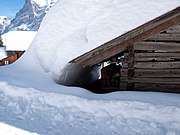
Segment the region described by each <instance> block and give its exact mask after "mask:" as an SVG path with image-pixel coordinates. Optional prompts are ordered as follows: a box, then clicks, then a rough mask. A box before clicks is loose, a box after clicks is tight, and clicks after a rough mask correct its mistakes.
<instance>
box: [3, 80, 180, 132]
mask: <svg viewBox="0 0 180 135" xmlns="http://www.w3.org/2000/svg"><path fill="white" fill-rule="evenodd" d="M94 96H98V95H94ZM104 96H106V100H100V99H101V98H102V97H104ZM100 97H101V98H100ZM116 98H117V99H116ZM0 99H1V100H0V114H1V117H0V121H6V123H11V125H15V126H16V127H20V128H21V129H25V130H28V131H31V132H36V133H38V134H42V135H62V134H64V135H77V134H78V135H99V134H101V135H117V134H120V135H135V134H138V135H179V134H180V127H179V125H180V115H179V114H180V98H179V95H176V94H165V93H148V94H147V93H133V92H132V93H129V92H121V93H114V94H111V95H99V99H97V100H95V99H93V100H89V99H87V98H79V97H76V96H72V95H64V94H57V93H53V92H42V91H39V90H36V89H33V88H21V87H17V86H12V85H9V84H7V83H3V82H0ZM0 129H1V124H0ZM14 132H16V130H14ZM14 132H13V133H14ZM0 133H1V130H0Z"/></svg>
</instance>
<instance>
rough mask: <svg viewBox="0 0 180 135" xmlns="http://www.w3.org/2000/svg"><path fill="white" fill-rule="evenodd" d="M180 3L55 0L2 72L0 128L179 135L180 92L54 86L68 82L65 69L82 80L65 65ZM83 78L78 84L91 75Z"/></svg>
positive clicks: (46, 133)
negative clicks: (30, 38) (100, 90)
mask: <svg viewBox="0 0 180 135" xmlns="http://www.w3.org/2000/svg"><path fill="white" fill-rule="evenodd" d="M178 5H179V0H171V1H169V0H163V1H162V0H151V1H146V0H136V1H135V0H131V1H125V0H103V1H100V0H91V1H89V0H78V1H72V0H60V1H57V3H56V4H55V5H54V6H53V7H52V8H51V9H50V11H49V12H48V14H47V15H46V16H45V18H44V20H43V22H42V25H41V27H40V29H39V31H38V33H37V35H36V36H35V39H34V40H33V42H32V44H31V46H30V47H29V48H28V50H27V52H26V53H25V55H23V56H22V57H21V58H20V59H19V60H18V61H16V62H15V63H13V64H11V65H8V66H3V67H0V122H1V123H6V124H8V125H11V126H13V127H16V128H19V129H22V130H25V131H28V132H32V133H37V134H40V135H63V134H64V135H77V134H78V135H84V134H86V135H92V134H93V135H96V134H97V135H116V134H123V135H134V134H138V135H179V134H180V126H179V125H180V115H179V114H180V95H179V94H170V93H158V92H128V91H126V92H114V93H110V94H102V95H99V94H93V93H91V92H89V91H88V90H85V89H82V88H78V87H67V86H63V85H59V84H57V83H55V82H54V80H55V81H58V79H59V78H61V77H62V78H63V74H66V73H67V74H66V76H64V77H65V78H67V77H68V78H70V79H71V78H74V76H71V74H68V73H69V72H70V71H71V72H72V74H74V73H77V71H78V73H77V75H79V74H81V71H82V69H81V68H79V65H69V64H67V63H68V62H69V61H70V60H71V59H72V58H74V57H76V56H79V55H80V54H83V53H84V52H86V51H88V50H90V49H92V48H94V47H96V46H98V45H101V44H102V43H104V42H107V41H108V40H111V39H112V38H115V37H116V36H119V35H121V34H123V33H124V32H126V31H128V30H130V29H132V28H135V27H137V26H139V25H141V24H143V23H144V22H146V21H148V20H150V19H153V18H154V17H157V16H159V15H161V14H163V13H165V12H167V11H169V10H171V9H173V8H175V7H177V6H178ZM132 13H133V14H132ZM52 18H53V19H52ZM22 37H23V36H22ZM75 66H76V69H74V67H75ZM66 68H67V69H66ZM94 68H95V70H94V71H96V72H97V69H98V68H97V69H96V67H93V69H94ZM89 72H90V73H89ZM85 73H87V74H83V75H84V76H83V77H84V78H87V76H88V74H94V72H93V73H92V70H89V71H88V72H85ZM84 78H83V79H84ZM75 79H76V78H74V80H75ZM80 79H82V78H80ZM62 80H63V79H62ZM0 128H3V125H2V124H1V125H0ZM13 132H16V131H15V129H14V131H13ZM0 133H1V131H0Z"/></svg>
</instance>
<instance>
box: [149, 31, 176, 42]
mask: <svg viewBox="0 0 180 135" xmlns="http://www.w3.org/2000/svg"><path fill="white" fill-rule="evenodd" d="M152 40H153V41H169V42H170V41H172V42H179V41H180V34H174V33H173V34H167V33H165V34H164V33H163V34H157V35H153V36H152V37H150V38H148V39H147V41H152Z"/></svg>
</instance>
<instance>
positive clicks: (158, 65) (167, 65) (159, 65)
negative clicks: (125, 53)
mask: <svg viewBox="0 0 180 135" xmlns="http://www.w3.org/2000/svg"><path fill="white" fill-rule="evenodd" d="M127 67H128V66H127V63H124V64H123V68H127ZM134 68H142V69H144V68H151V69H177V68H180V61H174V62H135V63H134Z"/></svg>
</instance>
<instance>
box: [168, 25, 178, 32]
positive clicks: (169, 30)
mask: <svg viewBox="0 0 180 135" xmlns="http://www.w3.org/2000/svg"><path fill="white" fill-rule="evenodd" d="M166 33H169V34H172V33H175V34H180V24H178V25H176V26H174V27H171V28H169V29H167V30H166Z"/></svg>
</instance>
